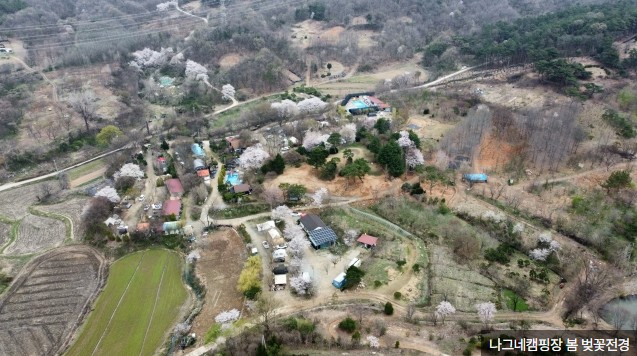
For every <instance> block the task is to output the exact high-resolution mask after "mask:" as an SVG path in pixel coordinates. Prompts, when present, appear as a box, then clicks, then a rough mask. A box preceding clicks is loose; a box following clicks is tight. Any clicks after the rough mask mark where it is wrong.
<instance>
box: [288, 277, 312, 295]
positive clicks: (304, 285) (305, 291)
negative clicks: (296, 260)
mask: <svg viewBox="0 0 637 356" xmlns="http://www.w3.org/2000/svg"><path fill="white" fill-rule="evenodd" d="M290 288H292V291H293V292H294V293H296V294H298V295H303V296H310V295H312V294H313V293H314V285H313V283H312V279H310V278H303V276H302V275H297V276H294V277H292V278H290Z"/></svg>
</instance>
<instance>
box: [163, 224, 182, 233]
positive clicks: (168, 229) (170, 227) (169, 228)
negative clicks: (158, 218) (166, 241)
mask: <svg viewBox="0 0 637 356" xmlns="http://www.w3.org/2000/svg"><path fill="white" fill-rule="evenodd" d="M162 230H163V231H164V233H165V234H177V233H179V221H166V222H165V223H164V224H163V225H162Z"/></svg>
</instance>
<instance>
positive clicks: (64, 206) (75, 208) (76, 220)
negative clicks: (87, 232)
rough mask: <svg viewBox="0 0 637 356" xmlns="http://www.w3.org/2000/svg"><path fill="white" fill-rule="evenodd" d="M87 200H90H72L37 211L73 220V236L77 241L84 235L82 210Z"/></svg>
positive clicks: (45, 206)
mask: <svg viewBox="0 0 637 356" xmlns="http://www.w3.org/2000/svg"><path fill="white" fill-rule="evenodd" d="M87 200H88V199H85V198H77V199H71V200H67V201H65V202H62V203H58V204H53V205H41V206H38V207H37V209H38V210H40V211H44V212H48V213H54V214H58V215H62V216H65V217H67V218H69V219H71V221H72V223H73V236H74V238H75V239H77V240H79V239H81V237H82V233H83V231H82V217H81V215H82V209H83V208H84V205H86V201H87Z"/></svg>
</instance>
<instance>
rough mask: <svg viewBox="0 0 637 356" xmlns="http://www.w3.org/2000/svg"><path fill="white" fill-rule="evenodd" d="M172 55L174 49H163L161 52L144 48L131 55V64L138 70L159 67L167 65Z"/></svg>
mask: <svg viewBox="0 0 637 356" xmlns="http://www.w3.org/2000/svg"><path fill="white" fill-rule="evenodd" d="M172 54H173V49H172V48H162V49H161V50H160V51H159V52H157V51H153V50H152V49H150V48H144V49H142V50H139V51H135V52H133V53H132V54H131V56H132V57H133V60H132V61H131V62H130V63H129V64H130V65H131V66H133V67H136V68H138V69H145V68H151V67H158V66H160V65H162V64H164V63H166V62H167V61H168V58H169V57H171V56H172Z"/></svg>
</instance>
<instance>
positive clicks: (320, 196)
mask: <svg viewBox="0 0 637 356" xmlns="http://www.w3.org/2000/svg"><path fill="white" fill-rule="evenodd" d="M329 200H330V192H329V191H328V190H327V188H325V187H322V188H319V189H318V190H317V191H316V192H314V194H312V203H313V204H314V205H317V206H319V207H321V206H323V204H326V203H327V202H328V201H329Z"/></svg>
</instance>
